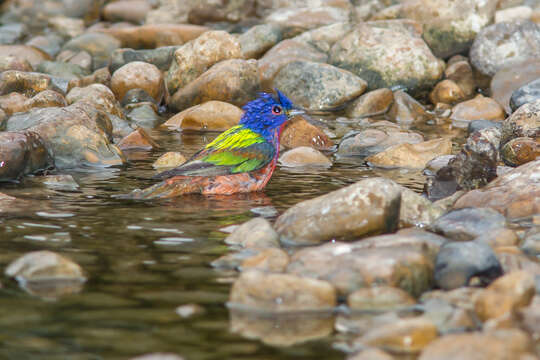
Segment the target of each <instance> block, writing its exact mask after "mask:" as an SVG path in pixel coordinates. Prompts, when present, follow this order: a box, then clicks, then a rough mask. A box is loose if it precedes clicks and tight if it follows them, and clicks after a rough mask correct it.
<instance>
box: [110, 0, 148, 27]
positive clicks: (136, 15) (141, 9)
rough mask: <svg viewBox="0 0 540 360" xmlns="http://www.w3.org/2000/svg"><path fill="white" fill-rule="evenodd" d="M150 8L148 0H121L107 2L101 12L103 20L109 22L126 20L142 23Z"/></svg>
mask: <svg viewBox="0 0 540 360" xmlns="http://www.w3.org/2000/svg"><path fill="white" fill-rule="evenodd" d="M150 10H152V7H151V5H150V3H149V2H148V1H145V0H122V1H115V2H112V3H108V4H107V5H105V7H103V10H102V13H103V17H104V18H105V20H109V21H111V22H121V21H128V22H132V23H135V24H142V23H143V22H144V20H145V19H146V14H147V13H148V12H149V11H150Z"/></svg>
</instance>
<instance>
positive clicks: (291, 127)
mask: <svg viewBox="0 0 540 360" xmlns="http://www.w3.org/2000/svg"><path fill="white" fill-rule="evenodd" d="M281 145H283V146H285V147H287V148H290V149H292V148H295V147H299V146H310V147H312V148H315V149H317V150H329V149H330V148H331V147H332V146H334V142H333V141H332V140H331V139H330V138H329V137H328V136H327V135H326V134H325V133H324V132H323V131H322V130H321V129H320V128H318V127H317V126H315V125H313V124H311V123H309V122H308V121H307V120H306V119H305V118H304V117H302V116H301V115H299V116H295V117H294V118H293V119H291V120H290V121H289V122H287V123H286V124H285V128H284V129H283V132H282V134H281Z"/></svg>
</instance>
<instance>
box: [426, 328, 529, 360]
mask: <svg viewBox="0 0 540 360" xmlns="http://www.w3.org/2000/svg"><path fill="white" fill-rule="evenodd" d="M530 356H533V355H532V344H531V339H530V337H529V335H527V333H525V332H524V331H522V330H518V329H508V330H506V329H505V330H496V331H491V332H473V333H466V334H449V335H446V336H443V337H441V338H439V339H437V340H435V341H433V342H432V343H431V344H430V345H428V346H427V347H426V348H425V349H424V351H423V352H422V354H421V356H420V358H419V360H441V359H444V360H457V359H468V358H470V359H478V360H489V359H500V360H511V359H521V358H523V359H528V358H529V357H530Z"/></svg>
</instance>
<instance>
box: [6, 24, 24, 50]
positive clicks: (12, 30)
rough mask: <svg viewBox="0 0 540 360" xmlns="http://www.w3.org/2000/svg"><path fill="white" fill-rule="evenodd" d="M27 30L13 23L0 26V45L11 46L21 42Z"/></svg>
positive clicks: (22, 25) (21, 25)
mask: <svg viewBox="0 0 540 360" xmlns="http://www.w3.org/2000/svg"><path fill="white" fill-rule="evenodd" d="M27 32H28V29H27V28H26V26H25V25H24V24H21V23H13V24H6V25H2V26H0V44H2V45H12V44H15V43H18V42H21V40H22V38H23V37H24V35H25V34H26V33H27Z"/></svg>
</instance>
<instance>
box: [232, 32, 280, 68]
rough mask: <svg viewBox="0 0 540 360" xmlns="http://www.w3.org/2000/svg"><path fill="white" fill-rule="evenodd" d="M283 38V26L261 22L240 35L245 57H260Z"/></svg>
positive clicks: (239, 39) (239, 40)
mask: <svg viewBox="0 0 540 360" xmlns="http://www.w3.org/2000/svg"><path fill="white" fill-rule="evenodd" d="M282 38H283V34H282V32H281V27H280V26H278V25H273V24H261V25H256V26H253V27H252V28H251V29H249V30H248V31H246V32H245V33H243V34H242V35H240V37H239V38H238V42H239V43H240V47H241V49H242V54H243V55H244V59H251V58H253V59H258V58H259V57H261V56H262V55H263V54H264V53H265V52H266V51H268V50H269V49H270V48H271V47H272V46H274V45H276V44H277V43H278V42H280V41H281V39H282Z"/></svg>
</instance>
